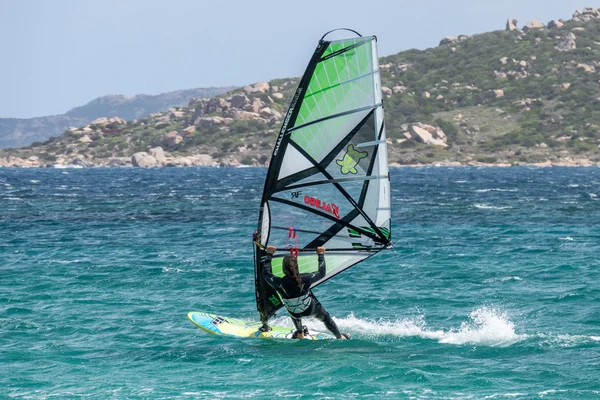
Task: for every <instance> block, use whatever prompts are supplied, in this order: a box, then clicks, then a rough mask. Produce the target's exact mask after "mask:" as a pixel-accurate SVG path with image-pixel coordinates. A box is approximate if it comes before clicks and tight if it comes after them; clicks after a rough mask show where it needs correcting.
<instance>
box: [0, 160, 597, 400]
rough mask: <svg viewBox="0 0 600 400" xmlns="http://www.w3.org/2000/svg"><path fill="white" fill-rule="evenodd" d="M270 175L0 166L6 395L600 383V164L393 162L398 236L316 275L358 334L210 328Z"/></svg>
mask: <svg viewBox="0 0 600 400" xmlns="http://www.w3.org/2000/svg"><path fill="white" fill-rule="evenodd" d="M265 174H266V169H263V168H247V169H228V168H185V169H174V168H171V169H169V168H165V169H150V170H146V169H118V168H114V169H110V168H106V169H104V168H97V169H10V168H5V169H0V398H23V399H49V398H57V399H62V398H65V399H70V398H92V399H96V398H97V399H130V398H133V399H137V398H139V399H161V398H174V399H194V398H200V399H204V398H211V399H236V398H261V399H271V398H283V397H286V398H323V399H346V398H363V397H369V398H375V399H379V398H392V399H394V398H398V399H408V398H414V399H440V398H443V399H485V398H495V399H502V398H511V399H513V398H516V399H532V398H545V399H595V398H600V168H547V169H537V168H526V167H513V168H470V167H465V168H435V167H430V168H399V169H393V170H392V171H391V177H392V189H393V198H392V207H393V218H394V220H393V230H392V236H393V240H394V245H395V250H394V251H393V252H392V251H389V252H385V253H384V252H382V253H380V254H379V255H377V256H375V257H373V258H371V259H369V260H368V261H367V262H364V263H362V264H359V265H357V266H355V267H353V268H351V269H350V270H348V271H346V272H345V273H343V274H340V275H339V276H337V277H335V278H334V279H332V280H330V281H328V282H326V283H325V284H323V285H321V286H320V287H318V288H317V289H316V290H315V293H316V295H317V296H318V297H319V299H320V300H321V302H322V303H323V304H324V305H325V307H326V308H327V309H328V310H329V312H330V313H331V314H332V315H334V316H335V319H336V320H337V322H338V324H339V325H340V327H341V328H342V331H347V332H350V333H351V334H352V336H353V339H352V340H350V341H333V340H332V341H321V342H310V341H274V340H273V341H268V340H256V339H235V338H227V337H217V336H211V335H209V334H207V333H205V332H203V331H201V330H200V329H198V328H196V327H195V326H194V325H192V324H191V323H190V322H189V321H188V320H187V318H186V314H187V312H188V311H209V312H212V313H217V314H223V315H226V316H231V317H237V318H247V319H253V318H256V315H257V313H256V308H255V303H254V291H253V290H254V281H253V279H254V278H253V264H252V263H253V258H252V245H251V235H252V231H253V230H254V229H255V225H256V222H257V212H258V206H259V204H258V203H259V199H260V195H261V194H262V185H263V179H264V176H265ZM276 322H278V323H280V324H286V325H289V326H291V324H290V322H289V320H288V318H286V317H285V315H284V314H283V313H281V314H280V315H279V316H278V317H277V318H276ZM307 322H308V321H307ZM308 325H309V327H310V328H322V325H320V323H318V322H309V323H308Z"/></svg>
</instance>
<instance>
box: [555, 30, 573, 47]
mask: <svg viewBox="0 0 600 400" xmlns="http://www.w3.org/2000/svg"><path fill="white" fill-rule="evenodd" d="M576 39H577V36H575V34H573V32H568V33H567V34H565V35H564V36H563V37H562V39H561V40H560V43H559V44H558V46H556V47H554V48H555V49H556V50H558V51H571V50H575V49H576V48H577V42H576Z"/></svg>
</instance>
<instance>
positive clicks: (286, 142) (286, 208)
mask: <svg viewBox="0 0 600 400" xmlns="http://www.w3.org/2000/svg"><path fill="white" fill-rule="evenodd" d="M352 32H354V31H352ZM329 33H330V32H328V33H327V34H325V35H324V36H323V38H321V40H320V41H319V44H318V46H317V48H316V50H315V52H314V54H313V56H312V58H311V60H310V62H309V64H308V67H307V68H306V72H305V73H304V76H303V77H302V79H301V80H300V83H299V85H298V89H297V90H296V93H295V95H294V97H293V99H292V101H291V104H290V107H289V109H288V111H287V114H286V116H285V119H284V121H283V125H282V127H281V130H280V131H279V136H278V137H277V141H276V142H275V147H274V149H273V156H272V158H271V163H270V166H269V169H268V172H267V177H266V181H265V187H264V191H263V195H262V200H261V205H260V212H259V219H258V229H257V232H256V234H255V247H256V248H255V250H256V251H255V284H256V302H257V308H258V311H259V314H260V318H261V321H262V322H263V323H265V324H266V321H267V320H268V319H269V318H270V317H271V316H272V315H273V314H274V313H275V312H276V311H277V310H278V309H279V308H281V306H282V302H281V299H280V298H279V296H278V295H277V292H276V291H275V290H273V289H272V288H271V287H270V286H269V285H268V284H267V283H266V282H265V281H264V280H263V278H262V268H263V262H264V259H265V257H264V256H265V254H266V252H265V248H266V246H268V245H273V246H276V247H277V249H278V252H277V253H276V254H275V256H274V258H273V261H272V266H273V274H275V275H277V276H283V272H282V266H281V263H282V259H283V256H285V255H286V254H289V251H288V250H286V248H290V247H296V248H297V249H298V266H299V270H300V273H309V272H314V271H316V270H317V268H318V265H317V256H316V254H315V249H316V248H317V246H325V247H326V248H327V252H326V255H325V260H326V264H327V272H326V275H325V277H324V278H323V279H321V280H320V281H318V282H315V283H314V284H313V285H312V287H314V286H317V285H319V284H321V283H323V282H324V281H326V280H328V279H330V278H331V277H333V276H335V275H337V274H339V273H340V272H342V271H344V270H346V269H348V268H350V267H351V266H353V265H355V264H357V263H359V262H361V261H363V260H365V259H367V258H368V257H371V256H372V255H374V254H376V253H377V252H379V251H380V250H382V249H384V248H386V247H389V246H390V244H391V221H390V183H389V172H388V162H387V147H386V135H385V126H384V120H383V107H382V96H381V82H380V76H379V62H378V57H377V47H376V45H377V39H376V37H375V36H369V37H362V36H360V35H358V37H355V38H350V39H343V40H332V41H328V40H325V37H326V36H327V35H328V34H329ZM355 33H356V32H355Z"/></svg>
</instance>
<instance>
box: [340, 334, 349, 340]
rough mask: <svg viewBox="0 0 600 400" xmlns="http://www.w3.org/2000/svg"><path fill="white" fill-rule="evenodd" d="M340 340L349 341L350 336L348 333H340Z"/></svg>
mask: <svg viewBox="0 0 600 400" xmlns="http://www.w3.org/2000/svg"><path fill="white" fill-rule="evenodd" d="M340 339H346V340H349V339H350V334H349V333H342V337H341V338H340Z"/></svg>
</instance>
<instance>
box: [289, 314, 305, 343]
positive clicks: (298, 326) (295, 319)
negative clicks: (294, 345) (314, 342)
mask: <svg viewBox="0 0 600 400" xmlns="http://www.w3.org/2000/svg"><path fill="white" fill-rule="evenodd" d="M290 317H291V318H292V322H293V323H294V327H296V332H294V336H293V337H294V338H295V339H304V331H303V330H302V318H298V317H295V316H294V315H293V314H291V313H290Z"/></svg>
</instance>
